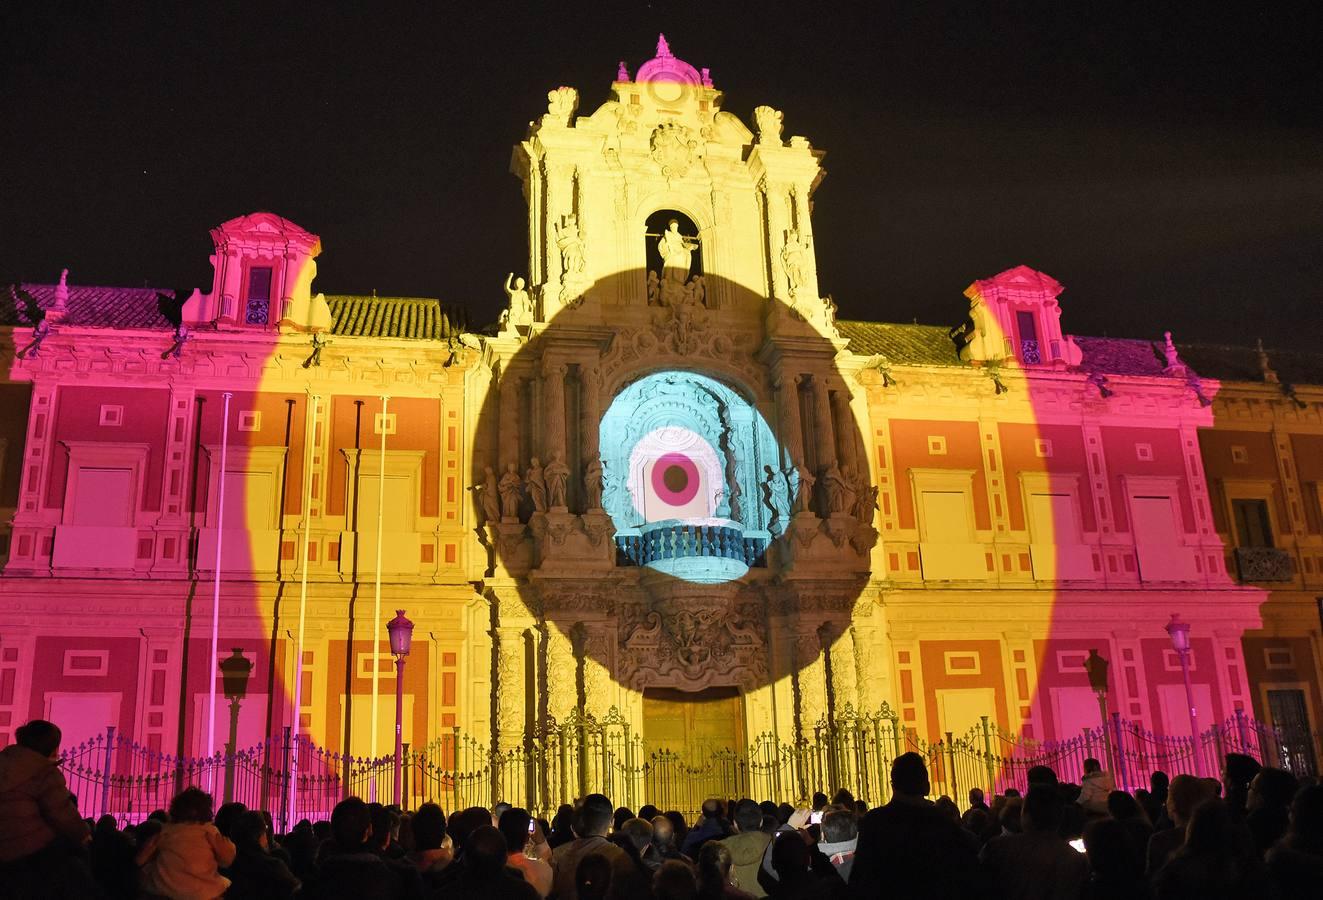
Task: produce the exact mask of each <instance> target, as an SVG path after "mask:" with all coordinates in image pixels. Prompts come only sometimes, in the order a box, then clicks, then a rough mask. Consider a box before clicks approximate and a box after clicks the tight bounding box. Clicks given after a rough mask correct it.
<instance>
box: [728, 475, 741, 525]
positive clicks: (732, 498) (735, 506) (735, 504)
mask: <svg viewBox="0 0 1323 900" xmlns="http://www.w3.org/2000/svg"><path fill="white" fill-rule="evenodd" d="M742 493H744V492H743V491H741V490H740V482H739V480H738V479H736V478H732V479H731V480H730V490H728V491H727V492H726V499H727V501H728V502H729V503H730V517H731V519H733V520H734V521H736V522H743V521H744V517H743V516H742V515H740V512H741V510H740V494H742Z"/></svg>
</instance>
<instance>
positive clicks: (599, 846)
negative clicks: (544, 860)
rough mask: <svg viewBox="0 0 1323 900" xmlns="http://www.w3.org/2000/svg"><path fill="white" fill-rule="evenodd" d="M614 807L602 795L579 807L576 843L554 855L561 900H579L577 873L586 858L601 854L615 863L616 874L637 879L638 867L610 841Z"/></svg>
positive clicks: (555, 885)
mask: <svg viewBox="0 0 1323 900" xmlns="http://www.w3.org/2000/svg"><path fill="white" fill-rule="evenodd" d="M613 812H614V807H612V806H611V801H610V800H609V799H607V797H605V796H604V795H602V794H589V795H588V796H587V797H584V798H583V800H581V801H580V802H579V805H578V806H577V807H575V810H574V818H573V820H572V822H571V827H572V828H573V829H574V840H573V841H571V842H570V843H568V844H562V845H561V846H559V847H557V848H556V849H555V850H554V851H552V854H551V869H552V872H553V879H552V885H553V886H552V894H554V895H555V896H556V898H557V900H578V893H577V890H578V889H577V887H576V886H575V880H574V879H575V874H574V873H575V870H577V869H578V867H579V862H580V860H582V859H583V858H584V857H585V856H588V855H589V854H592V853H600V854H601V855H602V856H604V857H606V859H607V861H608V862H610V863H611V867H612V874H613V875H615V874H619V875H621V876H622V877H623V878H625V879H631V880H632V877H633V875H634V863H633V861H632V860H630V858H629V856H628V855H627V854H626V853H625V851H624V850H622V849H621V848H620V847H617V846H616V845H615V844H613V843H611V842H610V841H608V840H607V839H606V834H607V831H608V829H610V827H611V817H612V815H613Z"/></svg>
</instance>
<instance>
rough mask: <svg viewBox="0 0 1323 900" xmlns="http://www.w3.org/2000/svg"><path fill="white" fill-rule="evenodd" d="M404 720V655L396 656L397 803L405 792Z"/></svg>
mask: <svg viewBox="0 0 1323 900" xmlns="http://www.w3.org/2000/svg"><path fill="white" fill-rule="evenodd" d="M403 721H404V657H403V656H396V657H395V805H396V806H399V805H400V794H401V793H403V776H404V770H403V769H402V768H401V764H402V760H401V755H402V748H403V746H404V744H403V742H404V735H403V733H402V731H401V723H402V722H403Z"/></svg>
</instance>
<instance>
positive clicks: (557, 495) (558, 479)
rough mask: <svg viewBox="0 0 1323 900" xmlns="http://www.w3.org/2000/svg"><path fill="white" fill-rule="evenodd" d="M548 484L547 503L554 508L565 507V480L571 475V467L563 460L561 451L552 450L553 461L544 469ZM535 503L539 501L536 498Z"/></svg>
mask: <svg viewBox="0 0 1323 900" xmlns="http://www.w3.org/2000/svg"><path fill="white" fill-rule="evenodd" d="M543 476H544V478H545V479H546V485H547V488H546V490H547V505H548V506H550V507H551V508H552V509H556V508H561V509H564V508H565V481H566V479H568V478H569V477H570V467H569V466H567V465H565V463H564V462H562V461H561V458H560V451H558V450H553V451H552V452H551V461H550V462H548V463H547V467H546V469H545V470H544V471H543ZM533 502H534V503H536V502H537V501H536V500H534V501H533Z"/></svg>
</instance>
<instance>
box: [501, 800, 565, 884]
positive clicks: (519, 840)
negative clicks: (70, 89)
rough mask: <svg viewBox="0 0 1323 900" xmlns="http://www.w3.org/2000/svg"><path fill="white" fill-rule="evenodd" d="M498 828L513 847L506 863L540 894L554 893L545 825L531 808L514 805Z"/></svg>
mask: <svg viewBox="0 0 1323 900" xmlns="http://www.w3.org/2000/svg"><path fill="white" fill-rule="evenodd" d="M497 827H498V828H499V830H500V832H501V835H502V836H503V837H504V838H505V843H506V846H507V847H508V848H509V854H510V856H509V859H508V860H507V861H506V864H507V865H509V866H513V867H514V868H516V869H518V870H519V871H520V872H522V873H523V875H524V880H525V881H527V882H528V883H529V884H530V885H532V887H533V890H535V891H537V895H538V896H539V897H546V896H547V895H548V894H550V893H551V884H552V877H553V876H552V871H551V865H550V864H549V863H548V862H547V861H546V858H547V857H549V856H550V855H551V847H549V846H548V845H547V838H546V835H544V834H543V833H542V826H540V825H539V824H538V823H537V820H536V819H534V818H533V817H532V816H530V815H529V814H528V810H526V809H520V808H519V807H517V806H516V807H511V808H510V809H507V810H505V811H504V812H503V813H501V819H500V822H499V823H498V825H497Z"/></svg>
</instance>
